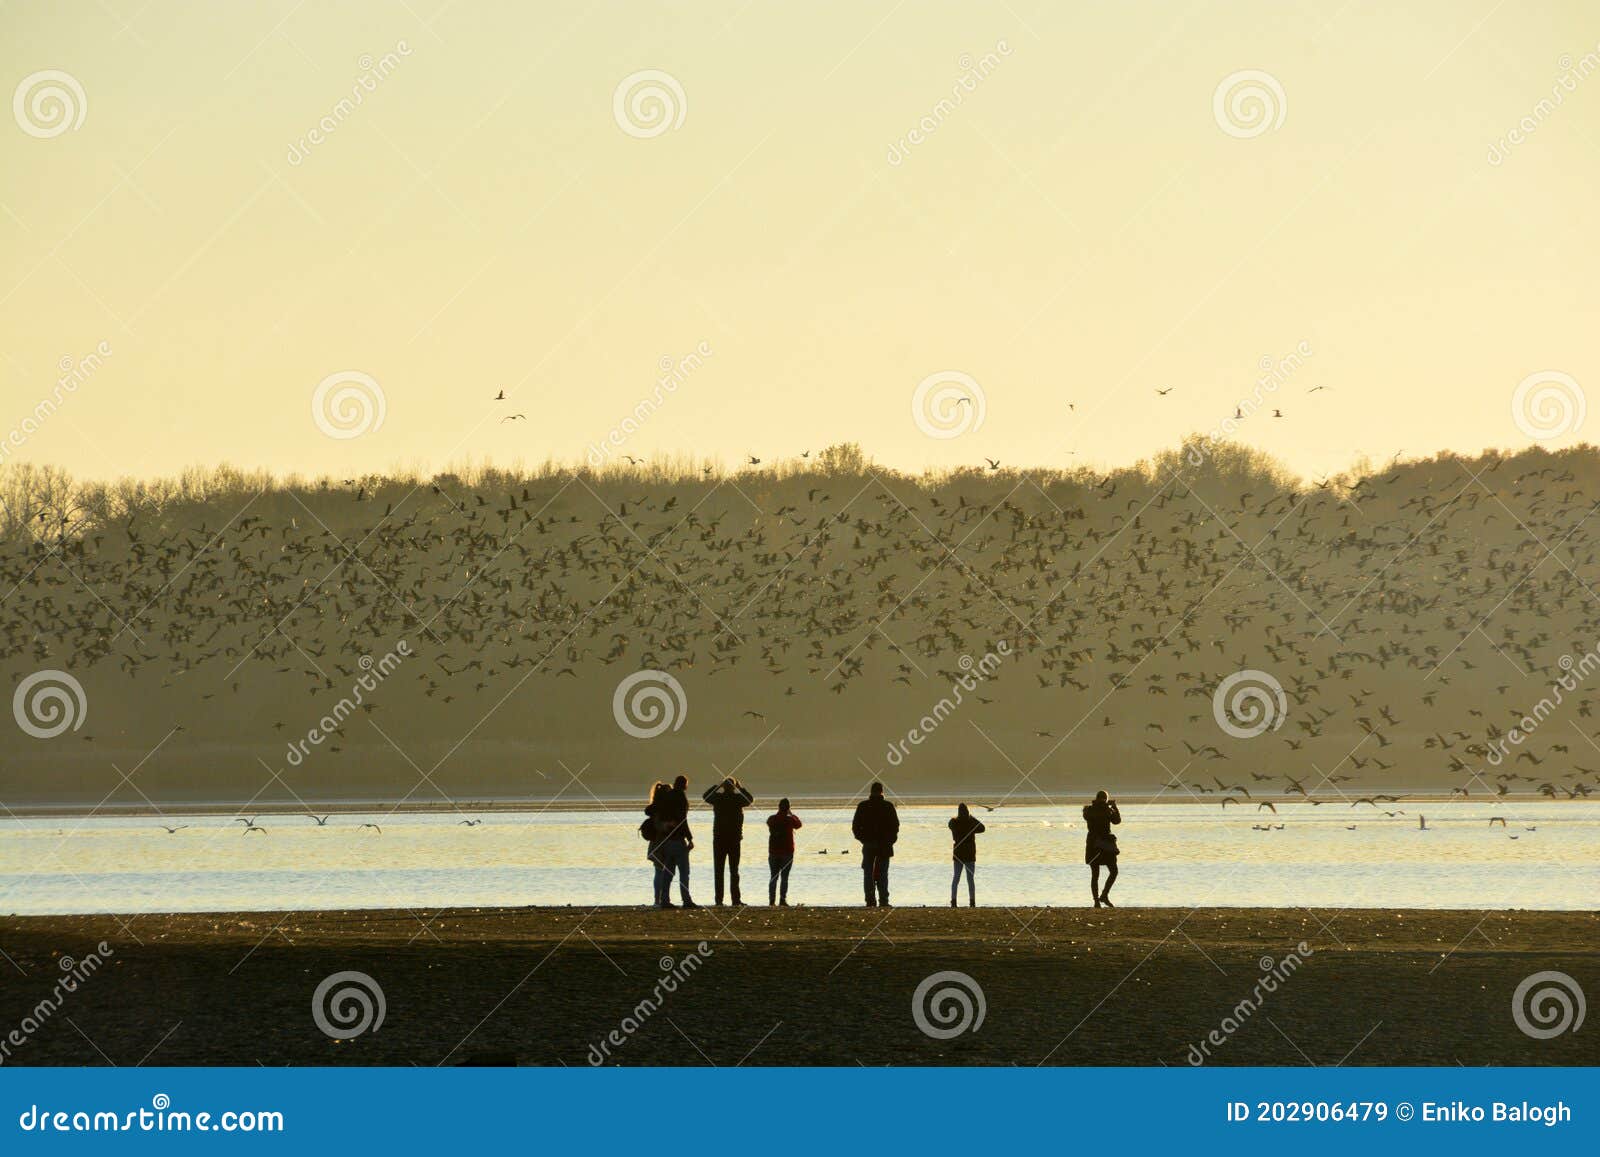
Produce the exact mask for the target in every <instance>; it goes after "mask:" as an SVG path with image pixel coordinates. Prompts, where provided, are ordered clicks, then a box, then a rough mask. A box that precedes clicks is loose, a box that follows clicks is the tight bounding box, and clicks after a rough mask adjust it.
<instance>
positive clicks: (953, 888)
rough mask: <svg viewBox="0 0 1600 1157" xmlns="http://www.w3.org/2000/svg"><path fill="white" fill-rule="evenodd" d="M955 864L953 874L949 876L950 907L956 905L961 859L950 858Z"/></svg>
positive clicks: (959, 883)
mask: <svg viewBox="0 0 1600 1157" xmlns="http://www.w3.org/2000/svg"><path fill="white" fill-rule="evenodd" d="M950 862H951V863H952V864H954V865H955V875H953V876H951V877H950V907H952V908H954V907H955V906H956V889H957V888H959V887H961V861H960V860H951V861H950Z"/></svg>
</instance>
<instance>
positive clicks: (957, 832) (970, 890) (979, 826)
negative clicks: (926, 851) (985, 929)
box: [950, 804, 987, 908]
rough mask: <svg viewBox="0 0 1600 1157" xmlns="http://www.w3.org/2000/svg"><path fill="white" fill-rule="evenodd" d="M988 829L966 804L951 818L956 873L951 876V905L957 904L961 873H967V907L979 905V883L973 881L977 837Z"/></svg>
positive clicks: (976, 856)
mask: <svg viewBox="0 0 1600 1157" xmlns="http://www.w3.org/2000/svg"><path fill="white" fill-rule="evenodd" d="M986 830H987V829H985V828H984V826H983V821H982V820H980V819H978V818H977V817H976V816H974V815H973V814H972V813H971V812H970V811H968V810H967V805H966V804H959V805H957V807H956V814H955V816H954V817H953V818H952V819H951V820H950V840H951V850H950V854H951V857H952V859H954V861H955V867H956V871H955V875H954V876H952V877H951V878H950V907H952V908H954V907H955V906H956V893H957V892H958V891H959V890H960V885H961V873H962V872H963V871H964V872H966V874H967V907H969V908H976V907H977V906H978V891H977V885H976V884H975V883H974V882H973V878H972V877H973V874H974V873H975V872H976V870H977V864H978V840H977V837H978V836H980V835H981V834H983V832H984V831H986Z"/></svg>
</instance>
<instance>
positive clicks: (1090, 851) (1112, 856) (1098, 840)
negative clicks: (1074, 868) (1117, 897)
mask: <svg viewBox="0 0 1600 1157" xmlns="http://www.w3.org/2000/svg"><path fill="white" fill-rule="evenodd" d="M1083 822H1084V823H1086V824H1088V825H1089V834H1088V835H1086V836H1084V838H1083V862H1084V863H1086V864H1088V865H1089V894H1090V895H1091V896H1093V897H1094V906H1095V907H1096V908H1098V907H1100V906H1101V905H1102V904H1103V905H1105V906H1106V907H1107V908H1115V907H1116V905H1115V904H1113V903H1112V902H1111V885H1112V884H1115V883H1116V882H1117V837H1116V836H1115V835H1114V834H1113V833H1112V831H1111V825H1112V824H1120V823H1121V822H1122V812H1121V811H1119V810H1118V809H1117V801H1116V800H1114V799H1108V798H1107V797H1106V793H1105V792H1103V791H1101V792H1097V793H1096V794H1095V797H1094V802H1093V803H1087V804H1084V805H1083ZM1102 867H1104V868H1106V869H1107V872H1106V886H1105V888H1104V889H1102V888H1101V887H1100V869H1101V868H1102Z"/></svg>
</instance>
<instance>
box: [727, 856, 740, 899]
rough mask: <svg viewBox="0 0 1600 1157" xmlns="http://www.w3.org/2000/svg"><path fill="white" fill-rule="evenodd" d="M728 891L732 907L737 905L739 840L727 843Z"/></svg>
mask: <svg viewBox="0 0 1600 1157" xmlns="http://www.w3.org/2000/svg"><path fill="white" fill-rule="evenodd" d="M728 892H729V895H730V897H731V898H732V900H733V905H734V907H736V908H737V907H738V906H739V841H738V840H734V841H733V842H732V843H730V844H729V845H728Z"/></svg>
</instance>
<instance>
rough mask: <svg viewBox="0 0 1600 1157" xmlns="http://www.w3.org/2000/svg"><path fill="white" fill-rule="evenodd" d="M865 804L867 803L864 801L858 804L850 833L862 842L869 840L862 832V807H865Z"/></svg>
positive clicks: (851, 822)
mask: <svg viewBox="0 0 1600 1157" xmlns="http://www.w3.org/2000/svg"><path fill="white" fill-rule="evenodd" d="M865 806H866V804H864V803H858V804H856V814H855V816H854V818H852V819H851V821H850V834H851V835H852V836H854V837H855V838H856V839H857V840H859V841H860V842H861V843H866V842H867V841H866V839H865V837H863V836H862V834H861V809H862V808H864V807H865Z"/></svg>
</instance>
